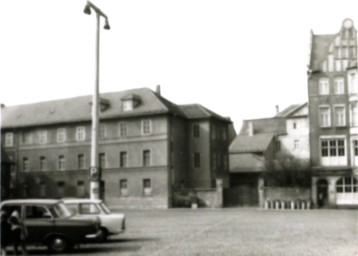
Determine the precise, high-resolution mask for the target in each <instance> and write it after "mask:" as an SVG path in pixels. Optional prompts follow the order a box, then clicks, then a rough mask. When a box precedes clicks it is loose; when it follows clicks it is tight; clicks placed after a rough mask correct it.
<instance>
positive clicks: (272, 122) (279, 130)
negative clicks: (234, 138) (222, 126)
mask: <svg viewBox="0 0 358 256" xmlns="http://www.w3.org/2000/svg"><path fill="white" fill-rule="evenodd" d="M250 122H251V123H252V127H253V131H254V134H262V133H270V134H273V133H275V134H284V133H286V121H285V119H284V118H282V117H272V118H261V119H253V120H244V121H243V123H242V127H241V130H240V133H239V135H249V123H250Z"/></svg>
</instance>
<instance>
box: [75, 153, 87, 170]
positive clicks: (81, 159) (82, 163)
mask: <svg viewBox="0 0 358 256" xmlns="http://www.w3.org/2000/svg"><path fill="white" fill-rule="evenodd" d="M77 168H78V169H79V170H83V169H86V166H85V155H84V154H79V155H78V156H77Z"/></svg>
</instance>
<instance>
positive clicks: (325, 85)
mask: <svg viewBox="0 0 358 256" xmlns="http://www.w3.org/2000/svg"><path fill="white" fill-rule="evenodd" d="M318 84H319V94H320V95H327V94H329V80H328V78H321V79H319V81H318Z"/></svg>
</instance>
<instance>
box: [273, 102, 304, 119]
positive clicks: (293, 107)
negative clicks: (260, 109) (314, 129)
mask: <svg viewBox="0 0 358 256" xmlns="http://www.w3.org/2000/svg"><path fill="white" fill-rule="evenodd" d="M300 106H301V105H299V104H293V105H290V106H288V107H287V108H285V109H284V110H282V111H281V112H279V113H277V114H276V115H275V117H286V116H287V115H289V114H290V113H291V112H293V111H295V110H296V109H297V108H298V107H300Z"/></svg>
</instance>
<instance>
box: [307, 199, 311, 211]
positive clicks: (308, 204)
mask: <svg viewBox="0 0 358 256" xmlns="http://www.w3.org/2000/svg"><path fill="white" fill-rule="evenodd" d="M310 209H311V201H307V210H310Z"/></svg>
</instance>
